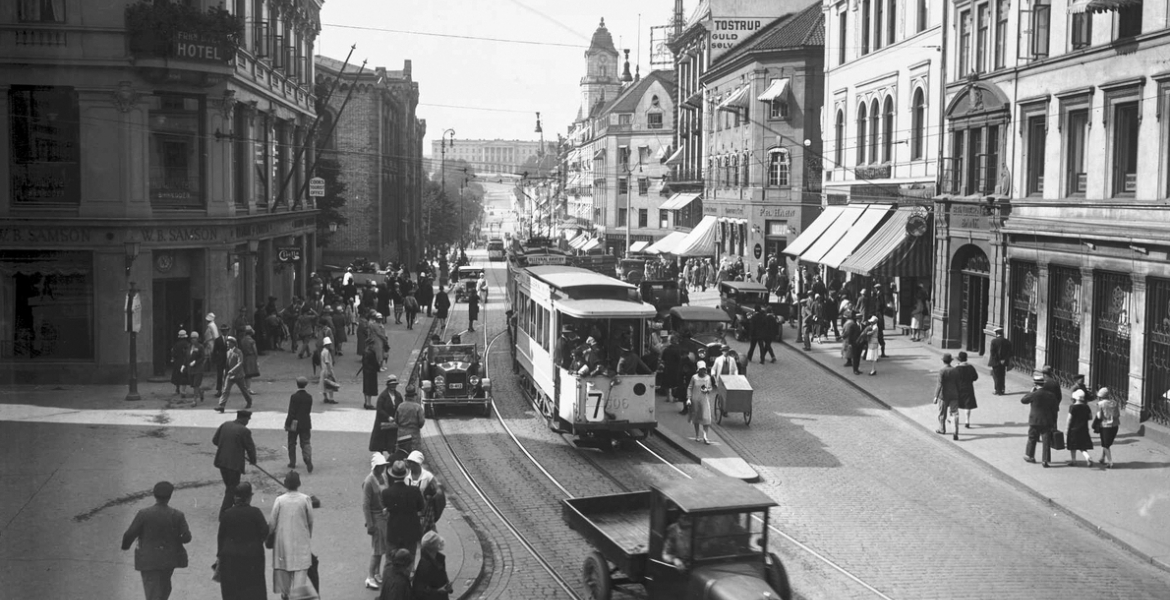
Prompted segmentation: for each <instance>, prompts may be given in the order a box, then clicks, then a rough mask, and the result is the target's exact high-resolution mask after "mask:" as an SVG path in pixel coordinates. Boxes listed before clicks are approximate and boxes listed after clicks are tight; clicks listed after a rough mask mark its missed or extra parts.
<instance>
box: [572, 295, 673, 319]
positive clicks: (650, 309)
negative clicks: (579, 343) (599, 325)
mask: <svg viewBox="0 0 1170 600" xmlns="http://www.w3.org/2000/svg"><path fill="white" fill-rule="evenodd" d="M556 305H557V309H558V310H560V311H561V312H563V313H565V314H566V315H569V316H570V317H576V318H579V319H596V318H604V317H608V318H611V319H612V318H619V319H620V318H630V317H633V318H636V319H649V318H653V317H654V316H655V315H657V314H658V310H657V309H655V308H654V305H653V304H646V303H645V302H635V301H633V300H614V299H611V298H589V299H585V300H572V299H565V300H557V302H556Z"/></svg>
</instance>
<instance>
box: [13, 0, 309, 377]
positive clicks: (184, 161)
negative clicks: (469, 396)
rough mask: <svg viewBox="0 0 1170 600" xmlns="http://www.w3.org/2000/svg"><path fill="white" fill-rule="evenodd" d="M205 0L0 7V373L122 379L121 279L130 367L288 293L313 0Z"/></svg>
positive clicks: (300, 262)
mask: <svg viewBox="0 0 1170 600" xmlns="http://www.w3.org/2000/svg"><path fill="white" fill-rule="evenodd" d="M220 6H221V3H220V2H218V1H216V2H212V1H211V0H193V1H188V2H184V3H179V2H172V3H166V2H158V3H146V2H144V3H126V2H122V3H117V2H89V1H82V0H61V1H53V2H5V3H3V5H2V6H0V23H3V24H4V29H5V30H6V31H5V35H4V36H2V37H0V82H3V83H2V84H0V112H2V113H4V115H5V118H3V119H0V139H2V140H4V141H3V142H2V143H0V182H2V185H0V219H2V220H0V382H3V383H21V384H28V383H41V382H60V381H69V382H72V383H91V382H103V383H115V382H124V381H126V377H127V367H128V363H129V360H128V334H127V333H126V329H125V322H126V310H125V308H126V301H127V291H128V289H129V286H130V284H131V283H133V284H134V285H135V286H136V289H137V290H139V296H140V300H141V314H140V319H141V330H140V332H139V335H138V344H137V356H138V362H139V364H138V373H139V377H140V378H142V377H148V376H150V375H151V374H152V373H153V374H162V373H164V372H165V371H166V369H167V354H168V351H169V348H170V346H171V344H172V343H173V342H174V340H175V337H176V334H177V332H178V331H179V330H180V329H187V330H190V329H192V328H194V329H196V330H197V331H202V329H203V325H204V321H203V318H202V317H203V314H204V313H206V312H214V313H216V315H217V316H218V320H219V322H220V323H224V324H230V323H231V321H232V319H233V318H234V316H235V315H236V313H237V311H238V310H239V309H240V308H241V307H243V308H245V313H246V314H247V317H248V319H249V320H251V317H252V313H253V311H254V309H255V305H256V304H257V303H263V302H264V301H265V300H266V299H267V298H268V297H269V296H273V297H275V299H276V301H277V303H278V304H283V303H286V302H288V301H289V300H290V299H291V298H292V296H293V295H294V294H296V293H300V292H302V291H303V287H304V282H305V281H306V279H307V275H308V273H309V272H310V271H311V270H312V269H313V268H314V263H313V256H314V252H313V248H314V246H315V237H316V235H317V226H318V225H317V219H316V214H317V211H315V210H313V209H312V203H311V202H310V200H309V198H307V190H306V189H305V179H306V177H307V175H306V173H307V169H308V166H309V164H311V162H312V156H313V155H312V151H311V148H309V147H308V146H310V144H307V143H306V137H307V132H308V128H309V126H310V125H311V123H312V121H313V117H314V116H315V113H314V110H313V101H314V99H313V96H312V94H311V83H312V81H313V75H312V72H313V64H312V60H311V58H310V57H311V56H312V48H313V41H314V39H315V38H316V36H317V34H318V32H319V31H320V17H319V12H320V9H321V2H320V1H319V0H295V1H293V0H284V1H279V2H278V1H275V0H255V1H250V2H244V1H239V2H229V3H227V7H228V9H227V10H224V9H222V8H219V7H220ZM237 28H238V29H237ZM233 30H234V32H235V33H233Z"/></svg>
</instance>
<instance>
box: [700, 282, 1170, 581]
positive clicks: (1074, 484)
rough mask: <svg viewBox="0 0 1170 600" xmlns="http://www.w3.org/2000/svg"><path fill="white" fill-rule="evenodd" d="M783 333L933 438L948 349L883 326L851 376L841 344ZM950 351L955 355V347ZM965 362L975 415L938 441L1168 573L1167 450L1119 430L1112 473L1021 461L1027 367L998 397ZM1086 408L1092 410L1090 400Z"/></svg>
mask: <svg viewBox="0 0 1170 600" xmlns="http://www.w3.org/2000/svg"><path fill="white" fill-rule="evenodd" d="M706 303H707V302H705V301H704V304H706ZM784 333H785V338H786V339H785V341H784V343H785V344H788V345H789V346H791V347H792V348H793V350H794V352H795V353H799V354H803V355H804V356H805V357H807V358H808V359H809V360H812V361H814V362H816V363H818V364H820V365H821V366H822V367H824V368H825V370H827V371H830V372H832V373H834V374H835V375H837V376H839V377H841V378H844V379H848V380H851V381H852V383H853V385H854V386H856V387H857V388H858V389H859V390H861V391H862V392H864V393H865V394H867V395H869V396H870V397H872V398H873V399H874V400H875V401H877V402H878V403H879V404H882V405H884V406H886V407H888V408H890V409H892V410H894V411H897V412H898V413H899V414H901V415H902V416H904V417H905V418H907V419H909V420H910V421H913V422H915V423H917V424H919V425H921V426H922V427H923V428H924V430H925V431H924V433H928V434H929V435H932V436H934V435H936V434H935V433H934V431H935V430H936V429H937V428H938V420H937V416H938V411H937V409H936V407H935V405H934V404H933V399H934V391H935V382H936V377H937V372H938V370H939V369H940V368H941V367H942V355H943V353H944V350H940V349H939V348H937V347H935V346H931V345H928V344H926V343H924V342H911V341H910V340H909V337H908V336H905V335H901V334H895V333H893V332H892V331H891V330H890V329H887V330H886V332H885V337H886V354H887V355H888V358H883V359H880V360H879V361H878V363H877V375H876V376H874V377H870V376H869V375H868V372H869V367H868V363H865V365H864V366H863V368H862V372H863V374H862V375H853V374H852V370H851V369H850V368H848V367H845V366H843V365H844V364H845V362H844V361H843V360H842V359H841V358H840V349H841V344H840V343H837V342H829V343H824V344H820V343H813V345H812V346H813V347H812V350H811V351H807V352H804V351H802V350H801V349H800V345H799V344H796V342H795V341H794V339H795V336H794V335H792V334H793V333H794V331H793V330H789V329H787V328H786V329H785V332H784ZM829 339H832V336H831V335H830V338H829ZM949 352H951V354H953V355H955V356H956V357H957V355H958V350H952V351H949ZM968 362H970V363H971V364H972V365H975V366H976V368H977V369H978V371H979V380H978V381H976V382H975V393H976V397H977V399H978V404H979V408H977V409H976V410H975V411H974V412H973V413H972V417H971V421H972V424H971V428H970V429H967V428H963V429H960V430H959V441H958V442H952V441H951V438H950V435H951V433H952V432H951V430H950V429H949V428H948V431H947V437H945V438H944V437H943V436H936V437H938V439H939V440H940V441H942V442H945V443H955V444H957V445H958V446H959V447H960V448H962V449H963V450H965V451H967V452H968V453H969V454H971V455H972V456H973V457H975V458H977V459H979V460H980V461H982V462H984V463H985V464H986V465H988V466H989V467H991V468H992V469H994V470H996V471H998V472H999V473H1001V474H1002V475H1004V476H1005V477H1006V478H1007V479H1008V480H1009V481H1011V482H1013V483H1015V484H1016V485H1018V486H1020V487H1022V488H1024V489H1026V490H1028V491H1030V492H1032V493H1034V494H1035V495H1036V496H1038V497H1040V498H1041V499H1043V500H1046V501H1048V502H1050V503H1051V504H1052V506H1054V507H1055V508H1057V509H1059V510H1061V511H1063V512H1066V513H1068V514H1070V515H1071V516H1073V517H1074V518H1076V519H1077V520H1079V521H1081V522H1082V523H1084V524H1086V525H1087V526H1089V527H1091V528H1093V529H1095V530H1097V531H1098V533H1099V534H1100V535H1102V536H1104V537H1106V538H1110V539H1113V540H1114V541H1116V542H1117V543H1119V544H1121V545H1122V546H1125V547H1128V548H1129V549H1130V550H1132V551H1133V552H1135V553H1137V554H1139V555H1141V556H1143V557H1145V558H1147V559H1149V560H1150V561H1151V562H1153V563H1154V564H1156V565H1158V566H1161V567H1163V568H1166V569H1170V478H1168V475H1170V450H1168V449H1167V448H1166V447H1165V446H1162V445H1160V444H1158V443H1156V442H1154V441H1151V440H1150V439H1148V438H1144V437H1141V436H1139V435H1137V434H1133V433H1125V432H1124V431H1123V432H1122V433H1121V434H1120V435H1118V437H1117V441H1116V442H1115V443H1114V446H1113V460H1114V466H1113V468H1112V469H1110V470H1105V469H1102V468H1100V467H1099V466H1097V465H1096V464H1095V466H1094V467H1093V468H1091V469H1090V468H1088V467H1086V466H1084V461H1083V460H1080V466H1078V467H1075V468H1074V467H1069V466H1067V465H1066V463H1067V462H1068V460H1069V458H1068V452H1067V451H1064V450H1061V451H1053V455H1052V459H1053V463H1052V468H1048V469H1045V468H1043V467H1042V466H1041V465H1039V464H1028V463H1025V462H1024V461H1023V455H1024V444H1025V442H1026V441H1027V428H1028V407H1027V406H1024V405H1022V404H1021V403H1020V398H1021V397H1022V396H1023V395H1024V394H1025V393H1026V392H1028V391H1030V390H1031V389H1032V388H1031V385H1032V381H1031V373H1021V372H1019V371H1009V372H1008V374H1007V380H1006V390H1007V395H1005V396H994V395H992V391H993V384H992V379H991V370H990V369H989V368H988V367H987V366H986V364H987V359H986V357H984V356H977V355H974V356H972V357H971V359H970V360H969V361H968ZM956 363H957V358H956ZM1070 401H1071V399H1070V396H1069V391H1068V390H1065V392H1064V395H1063V398H1062V402H1061V416H1060V420H1059V423H1060V428H1061V429H1062V430H1063V429H1064V428H1065V422H1066V419H1067V410H1068V407H1069V405H1070ZM1091 407H1092V408H1093V409H1094V410H1096V405H1095V404H1093V405H1091ZM963 420H964V422H965V420H966V415H965V414H964V415H963ZM1093 443H1094V446H1095V448H1094V450H1093V452H1092V456H1093V458H1094V461H1096V459H1097V458H1098V457H1100V455H1101V450H1100V447H1099V445H1098V444H1099V439H1098V438H1097V436H1096V435H1094V436H1093ZM1037 454H1039V449H1037ZM1037 458H1039V456H1037Z"/></svg>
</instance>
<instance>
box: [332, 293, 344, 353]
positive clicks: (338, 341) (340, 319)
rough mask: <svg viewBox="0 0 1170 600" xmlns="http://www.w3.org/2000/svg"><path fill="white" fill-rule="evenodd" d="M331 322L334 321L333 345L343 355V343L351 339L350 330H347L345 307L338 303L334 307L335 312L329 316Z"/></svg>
mask: <svg viewBox="0 0 1170 600" xmlns="http://www.w3.org/2000/svg"><path fill="white" fill-rule="evenodd" d="M329 319H330V322H332V323H333V347H334V349H336V350H337V352H335V354H337V356H341V354H342V352H341V346H342V344H344V343H346V342H348V341H349V332H347V331H346V330H345V328H346V323H345V309H344V307H343V306H342V305H340V304H338V305H337V306H334V307H333V312H332V313H331V314H330V316H329Z"/></svg>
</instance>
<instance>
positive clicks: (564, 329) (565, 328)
mask: <svg viewBox="0 0 1170 600" xmlns="http://www.w3.org/2000/svg"><path fill="white" fill-rule="evenodd" d="M561 333H563V334H566V335H571V336H576V335H577V332H576V331H573V326H572V325H561Z"/></svg>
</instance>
